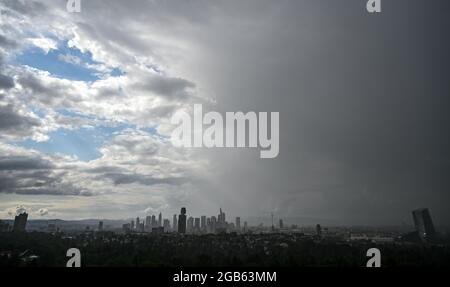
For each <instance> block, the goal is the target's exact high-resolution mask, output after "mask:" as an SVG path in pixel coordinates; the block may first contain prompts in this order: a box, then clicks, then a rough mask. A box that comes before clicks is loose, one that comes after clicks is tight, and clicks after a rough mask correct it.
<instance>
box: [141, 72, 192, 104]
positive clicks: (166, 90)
mask: <svg viewBox="0 0 450 287" xmlns="http://www.w3.org/2000/svg"><path fill="white" fill-rule="evenodd" d="M135 87H136V88H137V89H140V90H144V91H151V92H154V93H157V94H159V95H161V96H163V97H166V98H168V99H171V100H178V101H181V100H183V99H186V98H187V97H188V96H189V94H188V89H190V88H195V84H194V83H192V82H189V81H187V80H185V79H180V78H170V77H165V76H159V75H154V76H151V77H147V78H146V79H144V80H143V81H142V82H141V83H138V84H136V85H135Z"/></svg>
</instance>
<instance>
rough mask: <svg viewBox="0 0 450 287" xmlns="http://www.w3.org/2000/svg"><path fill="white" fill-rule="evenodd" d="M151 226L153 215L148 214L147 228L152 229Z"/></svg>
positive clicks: (146, 218) (146, 219)
mask: <svg viewBox="0 0 450 287" xmlns="http://www.w3.org/2000/svg"><path fill="white" fill-rule="evenodd" d="M151 226H152V217H151V216H150V215H147V216H146V217H145V229H147V230H149V231H151V230H152V228H151Z"/></svg>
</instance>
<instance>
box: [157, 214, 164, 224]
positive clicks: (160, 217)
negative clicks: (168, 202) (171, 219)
mask: <svg viewBox="0 0 450 287" xmlns="http://www.w3.org/2000/svg"><path fill="white" fill-rule="evenodd" d="M162 224H163V222H162V214H161V212H160V213H159V216H158V227H161V226H162Z"/></svg>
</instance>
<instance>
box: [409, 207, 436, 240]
mask: <svg viewBox="0 0 450 287" xmlns="http://www.w3.org/2000/svg"><path fill="white" fill-rule="evenodd" d="M412 214H413V219H414V225H415V226H416V231H417V234H418V235H419V237H420V239H421V240H423V241H425V240H427V239H430V238H431V237H433V236H434V235H435V233H436V231H435V229H434V225H433V221H432V220H431V215H430V211H429V210H428V208H419V209H416V210H414V211H413V212H412Z"/></svg>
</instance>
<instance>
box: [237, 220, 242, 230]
mask: <svg viewBox="0 0 450 287" xmlns="http://www.w3.org/2000/svg"><path fill="white" fill-rule="evenodd" d="M236 229H237V230H241V218H240V217H236Z"/></svg>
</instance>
